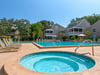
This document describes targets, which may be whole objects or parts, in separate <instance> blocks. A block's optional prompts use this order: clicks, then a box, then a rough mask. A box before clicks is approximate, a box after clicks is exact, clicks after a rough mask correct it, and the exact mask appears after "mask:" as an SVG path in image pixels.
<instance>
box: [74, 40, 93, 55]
mask: <svg viewBox="0 0 100 75" xmlns="http://www.w3.org/2000/svg"><path fill="white" fill-rule="evenodd" d="M89 41H90V42H91V46H92V55H93V56H94V46H93V41H92V40H84V41H83V42H82V43H81V44H80V45H79V46H78V47H76V48H75V53H76V52H77V50H78V49H79V48H80V46H81V45H83V44H84V43H85V42H89Z"/></svg>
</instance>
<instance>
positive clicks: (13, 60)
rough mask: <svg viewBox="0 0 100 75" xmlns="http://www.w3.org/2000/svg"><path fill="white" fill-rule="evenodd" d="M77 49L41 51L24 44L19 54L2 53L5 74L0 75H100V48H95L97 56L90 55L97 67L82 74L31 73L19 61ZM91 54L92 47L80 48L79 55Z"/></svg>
mask: <svg viewBox="0 0 100 75" xmlns="http://www.w3.org/2000/svg"><path fill="white" fill-rule="evenodd" d="M75 48H76V47H70V48H69V47H68V48H52V49H49V48H48V49H39V48H38V47H36V46H35V45H33V44H32V43H22V46H21V48H20V50H19V51H18V52H7V53H0V67H2V66H3V65H4V74H0V75H99V74H100V46H95V47H94V50H95V56H92V55H88V54H87V55H88V56H89V57H91V58H93V59H94V60H95V62H96V65H95V66H94V67H93V68H91V69H89V70H85V71H80V72H68V73H67V72H66V73H41V72H36V71H31V70H29V69H26V68H24V67H23V66H21V65H20V64H19V60H20V58H21V57H22V56H24V55H27V54H30V53H35V52H42V51H68V52H74V49H75ZM86 52H90V53H91V47H80V48H79V50H78V53H86Z"/></svg>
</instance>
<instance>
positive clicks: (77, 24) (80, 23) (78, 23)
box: [67, 19, 91, 28]
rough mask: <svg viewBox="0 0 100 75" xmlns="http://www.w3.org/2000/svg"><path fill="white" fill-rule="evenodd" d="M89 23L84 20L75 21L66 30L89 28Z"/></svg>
mask: <svg viewBox="0 0 100 75" xmlns="http://www.w3.org/2000/svg"><path fill="white" fill-rule="evenodd" d="M90 26H91V25H90V23H89V22H88V21H87V20H86V19H82V20H80V21H76V22H74V23H71V24H69V25H68V27H67V28H72V27H90Z"/></svg>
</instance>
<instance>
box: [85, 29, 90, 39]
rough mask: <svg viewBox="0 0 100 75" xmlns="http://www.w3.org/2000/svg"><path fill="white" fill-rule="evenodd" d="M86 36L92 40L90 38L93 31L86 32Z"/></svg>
mask: <svg viewBox="0 0 100 75" xmlns="http://www.w3.org/2000/svg"><path fill="white" fill-rule="evenodd" d="M85 34H86V36H87V37H88V38H90V36H91V31H89V30H87V31H86V32H85Z"/></svg>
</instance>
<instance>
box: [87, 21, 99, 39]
mask: <svg viewBox="0 0 100 75" xmlns="http://www.w3.org/2000/svg"><path fill="white" fill-rule="evenodd" d="M87 30H89V31H91V35H92V37H93V38H97V37H100V20H99V21H97V22H96V23H94V24H93V25H91V27H89V28H87Z"/></svg>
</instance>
